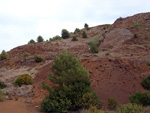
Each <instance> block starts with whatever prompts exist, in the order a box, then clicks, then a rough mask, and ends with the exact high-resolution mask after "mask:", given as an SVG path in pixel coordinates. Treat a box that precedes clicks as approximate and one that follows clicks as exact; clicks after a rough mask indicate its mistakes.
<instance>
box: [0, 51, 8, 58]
mask: <svg viewBox="0 0 150 113" xmlns="http://www.w3.org/2000/svg"><path fill="white" fill-rule="evenodd" d="M4 59H9V56H8V54H7V53H6V52H5V50H3V51H2V53H1V54H0V60H4Z"/></svg>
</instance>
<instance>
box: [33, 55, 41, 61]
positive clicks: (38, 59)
mask: <svg viewBox="0 0 150 113" xmlns="http://www.w3.org/2000/svg"><path fill="white" fill-rule="evenodd" d="M34 60H35V62H42V61H43V58H42V57H41V56H39V55H35V56H34Z"/></svg>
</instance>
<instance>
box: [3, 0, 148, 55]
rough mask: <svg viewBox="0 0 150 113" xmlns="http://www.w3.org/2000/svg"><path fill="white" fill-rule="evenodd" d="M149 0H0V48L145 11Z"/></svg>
mask: <svg viewBox="0 0 150 113" xmlns="http://www.w3.org/2000/svg"><path fill="white" fill-rule="evenodd" d="M149 4H150V0H0V40H1V41H0V52H1V51H2V50H6V51H9V50H11V49H13V48H14V47H17V46H20V45H24V44H27V43H28V41H29V40H30V39H34V40H36V39H37V37H38V36H39V35H41V36H43V38H44V39H45V40H46V39H49V38H50V37H53V36H55V35H60V34H61V30H62V29H64V28H65V29H67V30H68V31H70V32H73V31H74V29H75V28H83V26H84V24H85V23H87V24H89V26H97V25H101V24H112V23H113V22H114V21H115V20H116V19H117V18H119V17H127V16H132V15H134V14H137V13H142V12H149V10H150V7H149Z"/></svg>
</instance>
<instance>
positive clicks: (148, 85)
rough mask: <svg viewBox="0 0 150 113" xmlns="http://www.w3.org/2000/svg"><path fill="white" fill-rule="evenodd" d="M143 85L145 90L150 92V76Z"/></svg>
mask: <svg viewBox="0 0 150 113" xmlns="http://www.w3.org/2000/svg"><path fill="white" fill-rule="evenodd" d="M142 85H143V87H144V88H145V89H147V90H150V75H148V77H147V78H145V79H144V80H143V81H142Z"/></svg>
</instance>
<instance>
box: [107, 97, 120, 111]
mask: <svg viewBox="0 0 150 113" xmlns="http://www.w3.org/2000/svg"><path fill="white" fill-rule="evenodd" d="M107 104H108V106H107V108H108V109H109V110H116V109H117V107H118V102H117V100H116V99H114V98H108V99H107Z"/></svg>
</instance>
